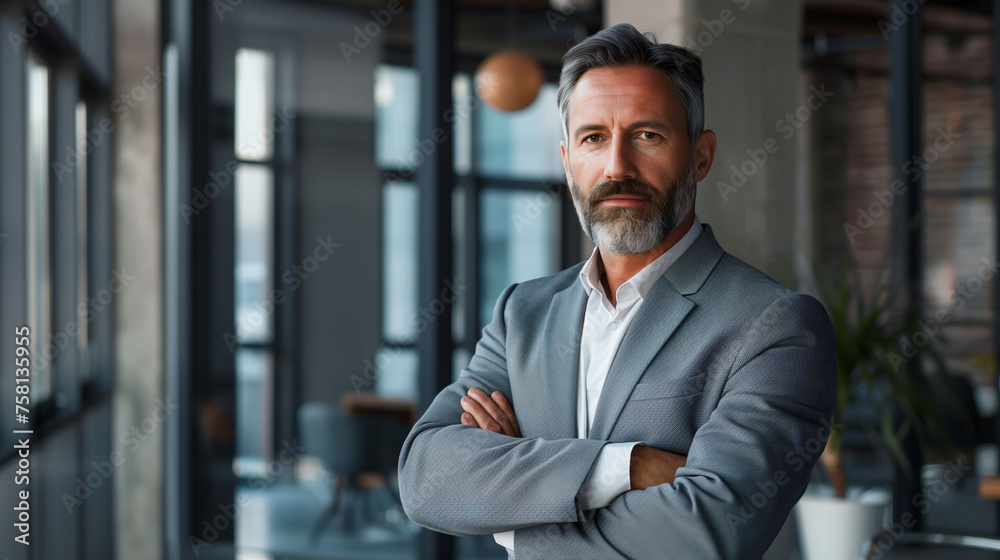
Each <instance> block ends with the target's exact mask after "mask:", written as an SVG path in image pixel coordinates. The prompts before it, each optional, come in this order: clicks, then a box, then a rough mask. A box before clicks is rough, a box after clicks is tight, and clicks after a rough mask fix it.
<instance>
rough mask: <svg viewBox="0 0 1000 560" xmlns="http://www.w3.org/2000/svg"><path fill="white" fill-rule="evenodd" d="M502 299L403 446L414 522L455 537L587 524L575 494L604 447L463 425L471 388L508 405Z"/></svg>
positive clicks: (403, 487)
mask: <svg viewBox="0 0 1000 560" xmlns="http://www.w3.org/2000/svg"><path fill="white" fill-rule="evenodd" d="M515 287H516V284H515V285H513V286H510V287H508V288H507V289H506V290H504V292H503V293H502V294H501V296H500V298H499V300H498V301H497V305H496V309H495V310H494V312H493V320H492V321H491V322H490V323H489V324H488V325H487V326H486V328H484V329H483V337H482V339H481V340H480V341H479V343H478V345H477V346H476V353H475V355H474V356H473V357H472V360H471V361H470V363H469V366H468V367H467V368H466V369H465V370H463V372H462V375H461V376H460V377H459V379H458V381H456V382H455V383H453V384H451V385H449V386H448V387H446V388H445V389H444V390H443V391H441V393H440V394H438V396H437V397H436V398H435V399H434V401H433V402H432V403H431V405H430V407H429V408H428V409H427V411H426V412H425V413H424V414H423V416H422V417H421V418H420V420H418V421H417V424H416V425H415V426H414V427H413V429H412V430H411V431H410V434H409V436H408V437H407V438H406V441H405V442H404V443H403V448H402V451H401V453H400V457H399V491H400V498H401V501H402V504H403V510H404V511H405V512H406V515H407V516H409V518H410V519H412V520H413V521H415V522H416V523H419V524H420V525H423V526H425V527H428V528H430V529H434V530H435V531H440V532H443V533H450V534H454V535H475V534H490V533H498V532H503V531H509V530H512V529H521V528H524V527H532V526H539V525H543V524H548V523H558V522H572V521H578V520H580V519H582V515H583V514H582V510H581V509H580V508H579V507H578V504H577V501H576V496H577V493H578V491H579V489H580V486H581V485H582V484H583V481H584V479H585V478H586V476H587V473H588V472H589V471H590V468H591V466H592V465H593V463H594V461H595V460H596V459H597V455H598V454H599V453H600V450H601V448H602V447H603V446H604V444H605V443H607V442H604V441H597V440H586V439H575V438H567V439H557V440H545V439H539V438H513V437H509V436H505V435H502V434H497V433H494V432H490V431H487V430H482V429H479V428H476V427H471V426H464V425H462V424H461V421H460V418H461V414H462V412H463V411H462V407H461V404H460V402H459V400H460V399H461V397H462V396H464V395H465V394H466V393H467V391H468V390H469V388H470V387H479V388H481V389H483V390H485V391H486V392H487V393H489V392H492V391H500V392H502V393H503V394H504V395H505V396H506V397H507V399H508V400H509V401H510V402H511V406H513V407H514V413H515V414H517V403H516V402H514V401H513V399H511V391H510V378H509V377H508V375H507V357H506V324H507V319H506V317H505V313H507V312H508V310H507V301H508V299H509V298H510V296H511V293H512V292H513V291H514V289H515Z"/></svg>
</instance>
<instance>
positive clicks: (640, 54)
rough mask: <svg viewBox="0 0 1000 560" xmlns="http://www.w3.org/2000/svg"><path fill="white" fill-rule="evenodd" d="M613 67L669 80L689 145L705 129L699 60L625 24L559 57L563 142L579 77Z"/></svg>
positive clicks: (691, 54)
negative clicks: (684, 121)
mask: <svg viewBox="0 0 1000 560" xmlns="http://www.w3.org/2000/svg"><path fill="white" fill-rule="evenodd" d="M616 66H646V67H649V68H656V69H657V70H660V71H661V72H663V73H664V74H666V75H667V76H668V77H669V78H670V81H671V82H673V84H674V88H675V89H677V93H678V94H680V98H681V104H682V105H683V107H684V111H685V112H686V113H687V128H688V134H689V135H690V136H691V143H692V144H693V143H694V141H695V140H696V139H697V138H698V135H699V134H701V131H702V130H704V128H705V96H704V91H703V90H704V84H705V76H704V75H703V74H702V72H701V58H699V57H698V55H697V54H695V53H694V52H693V51H691V50H690V49H686V48H684V47H679V46H677V45H671V44H668V43H663V44H659V43H657V42H656V37H655V36H654V35H653V34H652V33H647V34H645V35H643V34H642V33H639V30H638V29H636V28H635V27H634V26H633V25H631V24H628V23H619V24H618V25H615V26H613V27H608V28H607V29H602V30H601V31H598V32H597V33H595V34H593V35H591V36H590V37H588V38H586V39H584V40H583V41H581V42H580V43H578V44H577V45H575V46H574V47H573V48H571V49H570V50H569V52H567V53H566V55H565V56H564V57H563V67H562V72H561V73H560V75H559V92H558V94H557V96H556V102H557V103H558V104H559V116H560V117H561V118H562V126H563V138H564V139H566V140H568V139H569V104H570V100H571V98H572V97H573V89H574V88H576V83H577V82H578V81H580V77H582V76H583V74H584V73H585V72H586V71H587V70H591V69H594V68H610V67H616Z"/></svg>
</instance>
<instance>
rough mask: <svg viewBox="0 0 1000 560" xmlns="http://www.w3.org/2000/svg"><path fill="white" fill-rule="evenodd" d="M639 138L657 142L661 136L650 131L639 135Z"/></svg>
mask: <svg viewBox="0 0 1000 560" xmlns="http://www.w3.org/2000/svg"><path fill="white" fill-rule="evenodd" d="M639 136H640V137H641V138H642V139H643V140H655V139H656V137H658V136H659V134H657V133H655V132H650V131H648V130H645V131H643V132H640V133H639Z"/></svg>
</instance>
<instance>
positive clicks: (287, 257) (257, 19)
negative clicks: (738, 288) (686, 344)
mask: <svg viewBox="0 0 1000 560" xmlns="http://www.w3.org/2000/svg"><path fill="white" fill-rule="evenodd" d="M994 4H995V3H994ZM993 14H994V5H993V4H991V3H990V2H988V1H985V0H969V1H951V2H948V1H943V0H927V1H926V2H914V1H910V2H897V1H896V0H893V1H892V2H891V4H890V3H889V2H887V1H885V0H850V1H826V0H801V1H800V0H772V1H767V2H765V1H758V0H712V1H708V2H703V1H698V2H695V1H693V0H603V1H600V0H552V1H550V0H450V1H445V0H434V1H427V2H417V3H411V2H410V1H409V0H405V1H400V0H388V1H383V0H282V1H278V0H212V1H207V0H206V1H197V0H162V2H156V1H154V0H45V1H35V0H24V1H15V0H0V38H2V42H3V43H4V44H2V45H0V130H2V132H3V133H2V135H0V185H2V186H0V263H2V264H0V293H2V300H0V324H2V330H3V332H4V333H7V334H5V335H4V336H11V337H12V333H11V332H10V331H13V328H14V326H15V325H23V324H28V325H30V326H31V328H32V330H33V345H34V352H35V361H34V363H35V369H34V371H33V378H32V384H31V397H32V403H31V417H32V421H31V426H30V427H31V428H32V429H33V430H34V433H33V435H32V438H31V441H32V451H31V485H30V491H31V498H30V503H31V526H32V541H33V544H32V545H31V547H30V548H26V547H22V546H20V545H12V544H9V543H12V542H13V538H14V536H15V535H16V532H17V529H16V528H15V527H14V525H13V523H14V522H15V519H14V512H13V510H12V509H11V507H8V505H9V504H13V503H15V495H16V492H17V490H19V487H17V486H15V485H14V484H12V483H11V481H12V480H13V479H14V472H15V471H16V470H17V468H18V465H17V457H16V456H15V453H14V451H13V445H14V443H15V438H14V435H13V434H12V430H14V429H18V428H21V427H24V426H22V425H19V424H17V422H16V420H15V418H14V414H13V411H12V410H7V407H8V406H9V404H10V401H12V400H13V397H14V386H15V382H14V372H13V368H11V367H3V368H0V402H3V403H6V404H5V405H4V406H5V412H4V414H0V443H2V445H0V504H4V507H3V508H0V543H3V544H2V545H0V550H2V554H3V555H4V556H5V557H7V558H9V559H10V560H21V559H33V560H39V559H46V560H48V559H56V558H58V559H60V560H63V559H66V560H73V559H78V560H84V559H86V560H92V559H93V560H96V559H113V558H117V559H123V560H124V559H128V560H135V559H138V560H141V559H150V560H160V559H163V560H181V559H191V558H220V559H221V558H229V559H232V558H238V559H240V560H270V559H295V560H298V559H317V558H352V559H353V558H358V559H362V558H364V559H383V558H384V559H397V558H399V559H403V558H406V559H410V558H413V559H416V558H421V559H424V560H429V559H443V560H447V559H449V558H461V559H469V560H471V559H477V558H503V557H504V554H502V550H501V549H500V548H499V547H497V546H496V545H495V544H493V541H492V538H491V537H489V536H486V537H475V538H471V537H470V538H451V537H446V536H441V535H433V534H430V533H428V532H426V531H421V530H420V529H419V528H418V527H416V526H415V525H413V524H412V523H410V522H409V521H408V520H406V518H405V516H404V515H403V513H402V510H401V508H400V507H399V505H398V498H397V495H396V487H395V474H394V472H395V468H396V459H397V457H398V451H399V445H400V443H401V441H402V437H403V436H404V435H405V433H406V431H407V428H408V427H409V425H410V424H411V423H412V422H413V421H414V419H415V417H416V416H418V415H419V413H420V411H421V410H422V408H423V407H424V406H426V404H427V403H428V402H429V398H430V397H431V396H432V395H433V394H434V393H436V391H437V390H439V389H440V388H441V387H442V386H443V385H444V384H446V383H448V382H449V381H450V380H451V379H452V378H453V376H457V375H458V373H459V372H460V371H461V369H462V368H463V367H464V366H465V364H467V363H468V360H469V358H470V355H471V353H472V352H473V351H474V348H475V343H476V341H477V339H478V336H479V332H480V329H481V328H482V327H483V325H484V324H485V323H486V322H488V321H489V320H490V318H491V315H492V310H493V304H494V302H495V299H496V297H497V296H498V295H499V293H500V292H501V291H502V289H503V288H504V287H506V286H507V285H509V284H510V283H512V282H517V281H520V280H525V279H528V278H533V277H538V276H542V275H546V274H549V273H552V272H555V271H558V270H561V269H563V268H565V267H568V266H571V265H573V264H576V263H578V262H580V261H582V260H583V259H585V258H586V257H587V255H588V254H589V251H590V249H591V246H590V245H589V242H588V241H587V240H586V239H585V238H584V237H583V235H582V233H581V232H580V228H579V225H578V223H577V219H576V214H575V212H574V211H573V208H572V205H571V203H570V201H569V199H568V197H567V195H566V193H565V190H564V189H565V185H564V182H565V179H564V177H563V171H562V166H561V162H560V158H559V146H558V143H559V140H560V138H561V130H560V126H561V125H560V120H559V116H558V112H557V108H556V105H555V91H556V84H557V80H558V74H559V68H560V64H561V57H562V56H563V54H564V53H565V52H566V50H567V49H568V48H569V46H571V45H573V44H574V43H575V42H578V41H579V40H581V39H582V38H584V37H586V36H587V35H589V34H592V33H594V32H595V31H597V30H598V29H600V28H602V27H604V26H606V25H610V24H614V23H619V22H630V23H633V24H635V25H637V27H639V29H640V30H642V31H652V32H654V33H656V34H657V36H658V38H659V40H661V41H669V42H674V43H677V44H682V45H685V46H689V47H692V48H694V49H695V50H697V51H698V52H699V53H700V54H701V56H702V58H703V60H704V64H705V73H706V89H705V92H706V95H705V97H706V106H707V119H706V121H707V122H706V125H707V128H711V129H713V130H715V131H716V134H717V135H718V137H719V150H718V153H717V155H716V160H715V164H714V167H713V171H712V173H711V174H710V175H709V177H708V178H707V179H706V180H705V181H703V182H702V183H701V184H700V187H699V193H698V201H697V210H698V214H699V216H700V218H701V220H702V221H703V222H706V223H709V224H711V225H712V226H713V228H714V229H715V232H716V235H717V237H718V238H719V240H720V242H721V244H722V245H723V247H724V248H726V249H727V250H728V251H730V252H731V253H734V254H735V255H737V256H738V257H740V258H742V259H744V260H746V261H748V262H750V263H751V264H753V265H754V266H756V267H758V268H760V269H762V270H763V271H765V272H766V273H768V274H770V275H771V276H773V277H774V278H776V279H777V280H779V281H781V282H782V283H784V284H786V285H788V286H790V287H793V288H795V289H799V290H802V291H807V292H810V293H816V291H817V278H816V270H817V263H819V264H820V265H824V266H825V265H831V266H832V267H833V268H832V270H842V269H843V267H844V266H846V265H845V263H846V257H845V255H847V254H848V251H850V252H851V254H853V255H854V256H855V257H856V259H857V264H858V267H859V270H860V271H861V274H862V278H863V280H864V285H865V286H871V285H873V284H874V282H875V280H874V278H875V276H876V275H877V271H878V270H880V268H883V266H884V265H885V264H886V263H890V264H891V266H890V267H889V268H890V269H891V272H892V273H893V276H892V282H893V283H894V284H895V285H897V286H899V287H900V288H901V290H902V291H903V292H905V294H906V297H908V298H909V299H910V300H911V301H914V302H918V303H919V304H921V307H922V313H923V315H924V316H927V317H932V316H934V314H935V312H936V311H937V310H941V309H944V310H949V311H952V308H953V303H954V301H955V297H956V296H955V293H956V290H958V289H959V288H963V289H965V290H966V291H970V290H972V291H971V292H970V296H969V297H968V298H967V302H966V304H965V305H964V306H963V307H962V309H960V310H958V309H955V310H954V312H953V313H952V315H951V316H950V318H949V319H948V320H947V321H944V322H943V326H941V328H940V333H939V334H937V335H934V336H935V337H938V338H939V341H938V342H939V344H940V348H941V350H942V352H943V353H944V355H945V358H946V360H947V363H948V364H949V366H950V369H951V370H952V371H953V372H954V373H955V374H956V375H958V376H960V377H961V378H962V379H964V380H967V383H966V386H968V387H970V388H971V389H970V390H971V391H972V394H973V395H974V398H975V406H976V410H977V414H978V415H979V416H980V417H981V418H983V419H985V420H983V422H984V425H989V424H990V422H991V420H989V419H990V418H992V417H993V416H995V414H996V408H997V404H996V403H997V364H996V352H997V348H998V331H997V328H996V322H997V319H998V314H997V312H996V304H995V298H994V290H995V283H996V279H995V277H994V276H993V275H992V274H989V275H984V273H983V272H982V270H983V265H984V262H985V263H992V262H995V258H996V239H997V232H996V227H995V222H996V216H997V213H998V209H1000V206H998V202H997V199H996V196H995V192H996V179H995V176H994V171H993V169H994V165H993V163H992V162H993V161H994V159H995V157H994V155H995V153H996V152H995V147H994V136H995V131H996V130H997V118H996V113H995V107H996V106H997V100H998V98H1000V97H998V92H997V90H996V89H995V83H996V82H995V77H996V71H995V68H996V62H995V61H994V58H995V57H994V55H995V53H996V52H997V50H996V48H995V47H994V45H995V44H996V43H995V41H994V38H995V37H996V31H995V30H994V24H993V22H994V15H993ZM505 49H516V50H518V51H520V52H521V53H523V54H525V55H527V57H528V58H530V59H531V60H533V61H534V62H533V64H537V68H540V69H541V75H542V77H543V79H542V82H543V83H542V84H541V86H540V87H539V88H538V91H537V94H536V95H535V96H534V99H533V101H531V102H530V103H529V104H528V105H527V106H526V107H525V108H523V109H521V110H518V111H512V112H510V111H501V110H497V109H495V108H493V107H491V106H490V105H489V104H487V103H485V102H483V100H482V99H481V98H480V96H479V95H478V93H477V87H476V73H477V68H479V66H480V65H481V64H483V62H484V61H485V60H486V59H487V58H488V57H490V56H491V55H494V54H496V53H498V52H501V51H504V50H505ZM512 79H515V80H520V79H524V80H527V79H526V78H525V76H524V75H523V74H522V73H519V72H514V74H513V76H512ZM528 81H530V80H528ZM529 89H531V88H529ZM436 129H440V130H436ZM915 157H916V158H918V159H914V158H915ZM914 169H919V173H918V172H915V171H914ZM894 179H898V180H901V181H903V182H902V183H900V184H901V185H903V187H902V188H901V189H897V190H898V191H899V192H897V193H895V194H893V198H892V199H889V198H887V197H888V196H889V195H888V194H886V193H888V192H891V190H890V189H891V185H892V182H893V180H894ZM824 270H826V269H824ZM973 278H979V283H978V286H979V287H978V288H976V287H975V286H976V284H974V283H972V282H970V280H971V279H973ZM963 297H964V296H963ZM13 361H14V346H13V344H12V343H11V340H9V339H7V340H5V341H3V343H0V363H2V364H10V363H11V362H13ZM11 408H12V407H11ZM8 412H9V414H8ZM995 443H996V438H995V436H994V435H993V431H992V430H991V429H990V430H985V431H984V432H983V433H982V434H981V437H979V439H978V440H977V441H975V442H973V444H974V446H975V447H976V451H975V453H974V455H975V457H976V471H975V472H976V476H977V477H978V476H980V475H989V474H995V473H996V463H997V460H996V455H997V449H996V445H995ZM884 474H885V473H880V472H876V473H875V474H871V476H870V478H871V479H872V481H873V482H872V484H878V483H880V481H884V482H887V483H889V484H891V480H890V478H891V473H889V474H888V475H885V476H884V477H883V478H884V480H883V479H882V478H880V477H882V476H883V475H884ZM865 476H868V475H865ZM861 480H867V479H865V478H864V476H862V477H861ZM956 488H957V490H956V491H954V492H950V493H949V494H948V496H947V499H943V500H941V503H939V504H936V505H935V507H934V509H933V510H932V511H930V512H928V515H926V516H925V518H924V529H927V530H941V531H948V532H962V533H964V534H976V535H984V536H997V535H998V534H1000V533H998V531H1000V510H998V508H997V503H998V502H996V501H994V500H991V499H986V498H983V497H981V496H980V495H979V493H978V487H977V484H976V482H975V480H973V479H972V478H970V479H969V481H967V483H963V484H960V485H958V486H957V487H956ZM796 538H797V537H796V530H795V527H794V523H793V522H790V523H789V526H788V527H787V530H786V531H785V532H783V536H782V537H781V540H782V542H783V543H784V544H780V545H776V546H779V548H780V547H783V548H781V550H780V551H777V552H774V558H782V560H785V559H787V558H797V557H798V554H799V552H798V548H797V545H796V542H797V541H796Z"/></svg>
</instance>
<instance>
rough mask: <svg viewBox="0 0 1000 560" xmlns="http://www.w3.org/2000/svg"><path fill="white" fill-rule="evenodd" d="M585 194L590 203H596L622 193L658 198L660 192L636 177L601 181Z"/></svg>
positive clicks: (650, 198)
mask: <svg viewBox="0 0 1000 560" xmlns="http://www.w3.org/2000/svg"><path fill="white" fill-rule="evenodd" d="M587 194H588V196H587V198H588V199H590V200H589V203H590V204H592V205H593V204H598V203H599V202H601V201H603V200H606V199H608V198H611V197H612V196H618V195H623V194H624V195H631V196H640V197H642V198H646V199H649V200H653V201H655V200H659V198H660V192H659V191H657V190H656V187H654V186H653V185H651V184H649V183H646V182H645V181H640V180H638V179H622V180H611V181H601V182H600V183H597V184H596V185H594V188H592V189H591V190H590V192H589V193H587Z"/></svg>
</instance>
